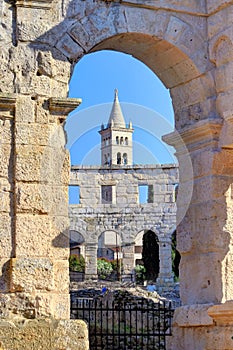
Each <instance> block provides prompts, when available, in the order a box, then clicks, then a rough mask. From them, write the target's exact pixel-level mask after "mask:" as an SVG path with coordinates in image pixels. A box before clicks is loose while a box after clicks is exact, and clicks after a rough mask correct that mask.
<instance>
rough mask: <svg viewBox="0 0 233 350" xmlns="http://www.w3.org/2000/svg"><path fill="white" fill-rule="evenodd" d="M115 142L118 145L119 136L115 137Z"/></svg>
mask: <svg viewBox="0 0 233 350" xmlns="http://www.w3.org/2000/svg"><path fill="white" fill-rule="evenodd" d="M116 144H117V145H119V136H117V137H116Z"/></svg>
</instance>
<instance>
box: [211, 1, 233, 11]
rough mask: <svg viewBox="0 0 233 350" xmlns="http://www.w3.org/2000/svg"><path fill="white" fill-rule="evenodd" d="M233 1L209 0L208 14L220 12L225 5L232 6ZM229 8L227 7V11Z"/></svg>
mask: <svg viewBox="0 0 233 350" xmlns="http://www.w3.org/2000/svg"><path fill="white" fill-rule="evenodd" d="M230 3H231V1H230V0H219V1H216V0H208V2H207V12H208V13H211V12H215V11H217V10H218V11H219V10H221V9H222V7H224V5H225V6H226V5H227V4H230ZM228 8H229V6H227V9H228Z"/></svg>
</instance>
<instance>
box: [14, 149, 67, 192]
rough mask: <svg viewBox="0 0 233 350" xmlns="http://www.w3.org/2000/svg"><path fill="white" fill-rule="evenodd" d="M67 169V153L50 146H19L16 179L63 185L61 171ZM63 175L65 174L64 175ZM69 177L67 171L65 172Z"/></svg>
mask: <svg viewBox="0 0 233 350" xmlns="http://www.w3.org/2000/svg"><path fill="white" fill-rule="evenodd" d="M64 161H65V164H66V169H67V160H66V152H65V151H63V150H61V149H58V148H52V147H49V146H47V147H46V146H33V145H32V146H30V145H18V146H17V151H16V179H17V180H18V181H27V182H30V181H36V182H40V181H44V182H46V183H48V182H50V183H54V184H56V185H58V184H59V181H60V183H61V170H62V168H63V165H64ZM62 175H63V174H62ZM65 176H67V171H66V172H65Z"/></svg>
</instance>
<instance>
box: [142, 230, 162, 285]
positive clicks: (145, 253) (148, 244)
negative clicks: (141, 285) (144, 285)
mask: <svg viewBox="0 0 233 350" xmlns="http://www.w3.org/2000/svg"><path fill="white" fill-rule="evenodd" d="M142 260H143V263H144V267H145V269H146V272H145V274H146V279H147V280H150V281H156V279H157V277H158V275H159V270H160V269H159V262H160V259H159V243H158V237H157V235H156V234H155V233H154V232H153V231H151V230H148V231H146V232H145V233H144V235H143V248H142Z"/></svg>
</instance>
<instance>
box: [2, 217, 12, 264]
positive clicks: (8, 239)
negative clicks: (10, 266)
mask: <svg viewBox="0 0 233 350" xmlns="http://www.w3.org/2000/svg"><path fill="white" fill-rule="evenodd" d="M12 225H13V223H12V218H11V216H10V215H7V214H1V215H0V256H1V258H9V257H10V256H11V254H12V249H13V241H12V240H13V237H12V232H11V229H12Z"/></svg>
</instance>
